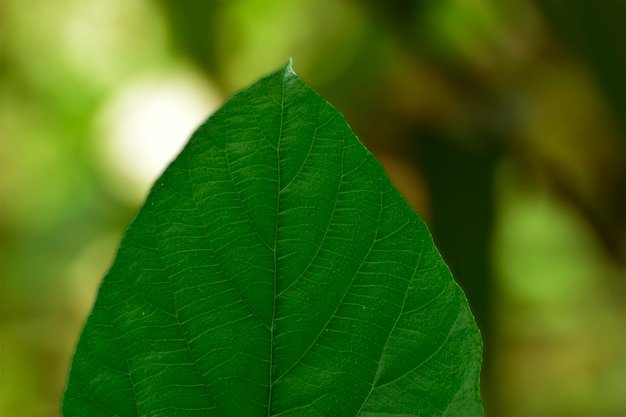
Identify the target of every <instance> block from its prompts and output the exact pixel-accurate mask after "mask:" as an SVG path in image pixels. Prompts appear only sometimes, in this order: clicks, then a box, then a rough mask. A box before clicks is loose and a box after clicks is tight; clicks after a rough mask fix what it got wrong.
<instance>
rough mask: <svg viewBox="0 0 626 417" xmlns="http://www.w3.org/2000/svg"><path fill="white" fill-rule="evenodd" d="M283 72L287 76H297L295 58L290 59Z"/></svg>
mask: <svg viewBox="0 0 626 417" xmlns="http://www.w3.org/2000/svg"><path fill="white" fill-rule="evenodd" d="M283 71H284V72H285V75H296V72H295V71H294V70H293V58H291V57H289V60H288V61H287V63H286V64H285V66H284V67H283Z"/></svg>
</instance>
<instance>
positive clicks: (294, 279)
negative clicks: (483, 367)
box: [64, 65, 482, 416]
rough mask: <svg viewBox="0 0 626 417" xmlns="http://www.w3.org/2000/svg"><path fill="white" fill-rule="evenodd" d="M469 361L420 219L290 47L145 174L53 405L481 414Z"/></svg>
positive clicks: (464, 319)
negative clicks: (139, 202) (310, 81)
mask: <svg viewBox="0 0 626 417" xmlns="http://www.w3.org/2000/svg"><path fill="white" fill-rule="evenodd" d="M433 321H434V322H436V325H432V322H433ZM103 339H104V340H106V341H109V342H110V343H111V344H112V345H113V348H112V349H111V348H110V346H107V343H103ZM96 358H97V360H96ZM468 358H469V359H471V363H469V364H464V363H463V362H464V361H465V360H467V359H468ZM441 364H443V365H445V366H440V365H441ZM479 366H480V336H479V335H478V331H477V329H476V327H475V324H474V323H473V319H472V317H471V314H470V313H469V310H468V307H467V302H466V301H465V298H464V296H463V294H462V292H461V291H460V289H459V288H458V286H456V284H455V283H454V281H453V280H452V277H451V275H450V272H449V270H448V269H447V267H446V266H445V264H444V263H443V261H442V260H441V257H440V256H439V254H438V253H437V251H436V249H435V247H434V245H433V244H432V239H431V238H430V235H429V233H428V230H427V229H426V226H425V225H424V224H423V222H422V221H421V220H420V219H419V218H418V217H417V215H415V213H413V212H412V210H411V209H410V208H409V207H408V205H407V204H406V203H405V202H404V201H403V200H402V198H401V197H400V196H399V195H398V193H397V191H395V189H394V188H393V186H392V185H391V183H390V182H389V180H388V179H387V177H386V176H385V174H384V172H383V171H382V169H381V167H380V166H379V165H378V163H377V162H376V161H375V159H374V158H373V156H372V155H371V154H370V153H369V152H368V151H367V150H366V149H365V148H364V147H363V146H362V145H361V144H360V142H359V141H358V139H357V138H356V137H355V136H354V134H353V133H352V132H351V130H350V128H349V127H348V125H347V124H346V123H345V121H344V120H343V118H342V117H341V115H340V114H339V113H338V112H337V111H336V110H335V109H334V108H332V106H330V105H329V104H328V103H326V102H325V101H324V100H323V99H321V98H320V97H319V96H318V95H317V94H315V93H314V92H313V91H312V90H311V89H310V88H309V87H307V86H306V85H305V84H304V83H303V82H302V81H301V80H300V79H299V78H298V77H297V76H296V75H295V73H293V71H292V70H291V67H290V65H288V66H286V67H285V68H283V69H282V70H280V71H278V72H276V73H274V74H272V75H270V76H268V77H266V78H264V79H262V80H261V81H259V82H257V83H256V84H254V85H253V86H251V87H250V88H248V89H246V90H244V91H242V92H240V93H239V94H237V95H236V96H234V97H233V98H231V99H230V100H229V101H228V102H227V103H226V104H225V105H224V107H222V109H220V110H219V111H218V112H216V113H215V115H213V116H212V117H211V118H210V119H209V120H208V121H207V122H206V123H205V124H204V125H203V126H201V127H200V128H199V129H198V131H197V132H196V133H195V134H194V135H193V136H192V138H191V140H190V142H189V144H188V145H187V146H186V147H185V149H184V150H183V152H182V153H181V154H180V155H179V156H178V158H177V159H176V160H175V161H174V162H173V163H172V164H171V165H170V167H168V169H167V170H166V171H165V172H164V174H163V175H162V177H161V178H160V179H159V180H158V181H157V183H156V184H155V186H154V187H153V189H152V190H151V192H150V194H149V196H148V198H147V200H146V203H145V204H144V206H143V207H142V209H141V210H140V212H139V213H138V215H137V217H136V218H135V219H134V220H133V222H132V223H131V225H130V226H129V229H128V231H127V233H126V235H125V237H124V239H123V241H122V243H121V245H120V249H119V252H118V256H117V258H116V261H115V263H114V265H113V267H112V268H111V271H110V272H109V273H108V274H107V276H106V277H105V279H104V281H103V283H102V286H101V289H100V291H99V295H98V299H97V301H96V305H95V307H94V310H93V312H92V314H91V316H90V318H89V319H88V321H87V323H86V326H85V329H84V331H83V334H82V335H81V339H80V342H79V345H78V348H77V352H76V354H75V357H74V360H73V364H72V371H71V377H70V383H69V385H68V389H67V391H66V394H65V397H64V411H65V414H66V415H79V414H82V412H84V411H83V410H89V413H87V415H137V416H139V415H142V416H143V415H163V414H166V415H181V416H182V415H185V416H190V415H216V416H230V415H248V416H257V415H259V416H260V415H268V416H269V415H281V416H292V415H293V416H300V415H355V416H357V415H384V413H395V414H398V413H400V412H402V413H404V414H405V415H418V414H420V413H426V414H428V413H441V414H442V415H443V413H446V412H447V411H446V410H450V409H451V407H452V408H454V409H455V410H459V409H464V411H467V410H470V411H471V412H472V413H475V414H468V415H481V414H482V406H481V404H480V397H479V394H478V388H477V381H478V370H479ZM455 367H457V368H458V369H456V370H455ZM423 370H426V371H427V372H422V371H423ZM430 376H433V377H442V376H444V377H446V378H444V379H445V382H446V384H445V386H437V383H435V382H433V381H430V382H429V380H428V378H429V377H430ZM439 385H441V384H439ZM434 386H436V387H437V389H436V390H435V391H433V390H432V387H434ZM459 393H461V394H462V395H459ZM113 398H115V401H113ZM390 398H393V399H395V401H390ZM407 398H410V401H408V400H407ZM459 398H460V399H459ZM457 403H458V404H460V403H463V405H462V406H460V407H457V405H458V404H457ZM468 404H469V405H472V406H471V407H469V406H468ZM79 411H81V412H80V413H79ZM455 412H456V411H455ZM77 413H78V414H77ZM98 413H99V414H98ZM411 413H412V414H411Z"/></svg>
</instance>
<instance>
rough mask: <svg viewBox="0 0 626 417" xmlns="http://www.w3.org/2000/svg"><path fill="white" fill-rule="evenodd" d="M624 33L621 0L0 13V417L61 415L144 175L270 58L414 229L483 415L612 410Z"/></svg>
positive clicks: (300, 2)
mask: <svg viewBox="0 0 626 417" xmlns="http://www.w3.org/2000/svg"><path fill="white" fill-rule="evenodd" d="M625 18H626V8H625V6H624V3H623V2H621V1H602V2H600V3H589V2H582V1H574V2H566V1H565V0H536V1H529V0H512V1H509V2H473V1H467V0H455V1H440V2H434V1H425V0H422V1H419V0H398V1H382V0H362V1H358V0H340V1H337V0H335V1H331V0H297V1H292V2H286V1H277V0H242V1H210V2H197V1H177V0H137V1H121V0H114V1H110V0H89V1H82V0H55V1H54V2H53V1H38V0H3V1H1V2H0V48H1V49H0V53H1V56H0V59H1V61H0V166H1V167H2V176H1V177H0V215H1V218H0V233H1V236H0V257H1V259H0V261H1V263H0V274H1V275H0V297H1V299H0V332H1V333H0V349H1V350H0V415H2V416H5V415H6V416H17V417H22V416H58V415H60V399H61V395H62V392H63V389H64V386H65V382H66V378H67V369H68V366H69V360H70V358H71V354H72V349H73V347H74V345H75V342H76V338H77V336H78V334H79V331H80V327H81V325H82V323H83V321H84V319H85V317H86V315H87V313H88V311H89V309H90V306H91V303H92V302H93V299H94V296H95V292H96V289H97V285H98V282H99V280H100V279H101V277H102V276H103V275H104V273H105V271H106V269H107V268H108V266H109V265H110V263H111V261H112V257H113V256H114V252H115V249H116V245H117V243H118V241H119V238H120V236H121V233H122V232H123V230H124V228H125V227H126V225H127V223H128V221H129V220H130V218H131V217H132V216H133V213H135V212H136V210H137V208H138V205H139V204H140V203H141V200H142V198H143V196H144V195H145V193H146V192H147V189H148V187H149V178H154V175H156V172H154V168H150V169H152V171H150V169H147V168H146V166H154V164H155V161H157V162H156V163H157V166H162V164H163V163H165V162H166V161H167V160H169V159H171V157H172V156H173V155H172V152H173V151H172V149H175V148H176V146H178V145H177V144H178V143H179V142H180V140H182V139H184V138H187V137H188V135H189V131H190V129H193V126H194V125H197V124H199V123H200V122H201V121H202V119H203V118H204V117H205V116H206V115H207V114H208V113H209V112H210V111H211V109H214V108H215V106H217V105H219V104H220V103H221V102H222V101H223V99H224V98H225V97H227V96H228V95H230V94H232V93H233V92H234V91H236V90H238V89H240V88H243V87H245V86H246V85H248V84H249V83H251V82H252V81H254V80H255V79H257V78H258V77H259V76H261V75H263V74H265V73H267V72H269V71H271V70H274V69H276V68H278V67H279V66H281V65H282V64H284V62H285V61H286V60H287V59H288V58H289V57H293V59H294V68H295V70H296V71H297V72H298V73H299V74H300V75H301V77H302V78H303V79H304V80H306V81H307V82H308V83H309V84H310V85H311V86H312V87H314V88H315V89H316V90H317V91H319V92H320V93H321V94H322V95H323V96H324V97H325V98H326V99H328V100H329V101H330V102H331V103H333V104H334V105H335V106H336V107H337V108H338V109H339V110H340V111H341V112H342V113H343V114H344V115H345V117H346V118H347V120H348V121H349V122H350V124H351V125H352V127H353V129H354V130H355V132H356V133H357V135H359V137H360V138H361V139H362V140H363V141H364V142H365V143H366V144H367V145H368V146H369V147H370V149H371V150H372V151H373V152H374V153H375V154H376V156H377V157H379V159H380V160H381V161H382V162H383V164H384V166H385V168H386V169H387V171H388V173H389V174H390V176H391V177H392V179H393V180H394V181H395V182H396V184H397V186H398V187H399V189H400V191H401V192H402V193H403V194H404V195H405V196H406V197H407V199H408V200H409V201H410V202H411V204H412V205H413V206H414V207H415V209H416V210H417V211H418V212H419V213H420V214H422V216H423V217H424V218H425V219H426V220H427V221H428V222H429V223H430V225H431V228H432V231H433V234H434V237H435V240H436V242H437V243H438V245H439V247H440V249H441V251H442V252H443V254H444V257H445V258H446V259H447V261H448V262H449V264H450V267H451V269H452V270H453V272H454V273H455V276H456V277H457V279H458V280H459V282H460V283H461V285H462V286H463V288H464V289H465V290H466V292H467V294H468V296H469V298H470V303H471V305H472V308H473V311H474V313H475V314H476V316H477V319H478V321H479V323H480V325H481V328H482V329H483V337H484V339H485V344H486V346H485V352H486V357H485V369H484V372H483V389H484V397H485V406H486V408H487V413H488V415H494V416H495V415H497V416H505V417H506V416H509V417H517V416H520V417H521V416H557V417H558V416H568V417H569V416H588V415H594V416H615V415H622V414H626V403H625V400H624V398H623V393H624V392H626V377H625V375H626V336H624V335H626V307H625V306H626V303H625V301H626V300H625V298H626V291H625V290H626V288H625V286H626V284H625V283H626V280H625V279H624V278H625V277H626V220H625V218H626V217H625V216H624V213H626V150H625V140H624V139H625V138H626V124H625V122H624V121H625V120H626V81H624V77H623V74H624V73H626V52H625V50H624V48H623V47H622V45H621V43H622V42H623V41H622V39H626V34H624V33H622V32H624V31H626V27H625V26H624V25H623V23H622V22H623V21H624V19H625ZM620 33H622V35H620ZM145 118H149V119H151V120H152V121H158V122H159V123H160V124H159V125H158V126H159V129H158V130H156V131H146V130H145V129H144V128H143V127H142V126H144V125H142V124H140V123H137V121H138V120H144V119H145ZM192 119H193V120H192ZM158 164H161V165H158ZM146 172H151V174H150V175H152V176H151V177H150V176H148V177H147V176H146V174H145V173H146ZM147 178H148V179H147Z"/></svg>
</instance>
